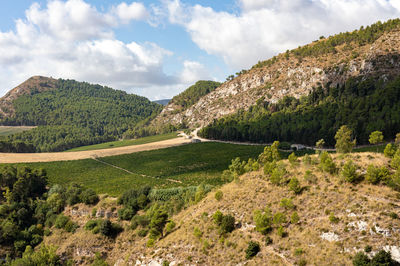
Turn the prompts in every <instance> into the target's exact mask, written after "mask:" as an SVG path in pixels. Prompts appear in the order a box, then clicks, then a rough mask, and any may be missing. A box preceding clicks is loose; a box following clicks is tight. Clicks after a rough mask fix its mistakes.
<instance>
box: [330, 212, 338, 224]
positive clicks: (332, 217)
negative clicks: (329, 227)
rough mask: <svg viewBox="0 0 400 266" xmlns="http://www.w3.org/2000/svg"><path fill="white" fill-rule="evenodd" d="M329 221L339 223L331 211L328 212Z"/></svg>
mask: <svg viewBox="0 0 400 266" xmlns="http://www.w3.org/2000/svg"><path fill="white" fill-rule="evenodd" d="M329 221H330V222H331V223H334V224H337V223H339V221H340V219H339V218H338V217H336V216H335V215H334V214H333V212H331V214H329Z"/></svg>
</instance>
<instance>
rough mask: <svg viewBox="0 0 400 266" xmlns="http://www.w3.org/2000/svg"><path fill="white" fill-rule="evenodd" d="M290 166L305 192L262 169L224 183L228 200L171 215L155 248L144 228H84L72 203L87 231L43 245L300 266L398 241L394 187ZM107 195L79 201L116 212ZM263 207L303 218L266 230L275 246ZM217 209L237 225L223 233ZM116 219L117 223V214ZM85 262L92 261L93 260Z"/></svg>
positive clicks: (133, 256)
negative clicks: (110, 233) (259, 226)
mask: <svg viewBox="0 0 400 266" xmlns="http://www.w3.org/2000/svg"><path fill="white" fill-rule="evenodd" d="M333 157H334V158H335V162H336V164H337V165H341V164H343V163H344V162H345V161H346V160H347V159H349V158H351V159H353V160H354V162H355V163H356V164H357V165H358V166H359V167H360V168H361V169H362V170H364V169H366V167H367V165H368V164H370V163H372V164H374V165H387V164H388V159H387V158H385V157H384V156H383V155H382V154H374V153H354V154H350V155H345V156H343V155H333ZM285 164H286V169H287V170H288V171H289V173H288V175H287V176H288V177H293V176H296V177H297V178H298V179H299V180H300V183H301V186H303V187H304V190H303V193H302V194H300V195H295V194H294V193H293V192H290V191H289V190H288V187H287V186H275V185H272V184H271V183H270V182H269V181H268V180H267V178H265V176H264V174H263V172H262V170H260V171H256V172H251V173H248V174H245V175H243V176H241V177H240V181H239V182H232V183H229V184H226V185H224V186H222V187H221V188H220V190H221V191H222V192H223V198H222V200H220V201H217V200H216V199H215V197H214V192H211V193H209V195H208V196H207V197H206V198H205V199H203V200H202V201H200V202H199V203H198V204H196V205H195V206H192V207H189V208H188V209H186V210H183V211H182V212H181V213H179V214H177V215H175V216H174V217H172V219H173V220H174V221H175V222H176V224H177V225H178V226H177V228H176V229H175V230H174V231H173V232H172V233H171V234H169V235H167V236H165V237H164V238H163V239H161V240H159V241H157V242H156V244H155V246H154V247H146V242H147V240H148V237H145V238H142V237H139V236H138V234H137V233H138V231H139V230H140V229H141V228H140V227H139V228H138V229H136V231H132V230H129V229H126V230H125V231H124V232H123V233H122V234H121V235H119V236H118V238H117V239H116V240H115V241H113V240H108V239H106V238H104V237H102V236H100V235H93V234H92V233H90V232H88V231H85V230H84V229H83V225H84V224H85V222H86V221H87V220H89V219H90V218H89V217H88V216H76V215H73V214H71V209H72V208H68V209H67V211H66V214H67V215H69V216H71V217H72V219H73V220H74V221H75V222H77V223H78V224H80V225H81V228H79V229H78V231H77V233H75V234H70V233H65V232H61V231H60V232H58V231H56V232H55V233H54V234H53V235H51V236H50V237H46V238H45V242H46V243H47V244H52V245H56V246H59V247H60V249H59V252H60V253H62V252H71V250H76V249H80V250H82V249H84V250H85V251H86V252H88V254H94V253H95V252H104V254H107V262H108V263H110V264H111V265H113V264H114V263H116V262H117V261H119V262H120V263H121V262H122V263H125V264H129V263H135V262H137V261H138V260H139V261H140V262H141V263H143V264H146V265H147V264H150V262H151V261H153V262H154V261H159V262H162V261H169V262H172V261H175V262H176V263H177V264H179V263H181V264H182V265H188V264H199V265H203V264H204V265H237V264H241V265H243V264H246V265H293V264H297V265H299V263H300V262H301V261H303V262H304V261H306V262H307V265H328V264H329V265H351V259H352V256H354V254H355V253H356V250H362V249H364V247H365V246H367V245H370V246H371V247H372V250H373V251H374V252H376V251H378V250H380V249H381V248H382V247H383V246H385V245H395V246H398V239H399V234H400V231H398V227H399V222H398V221H399V220H398V219H392V218H390V217H389V216H388V213H390V212H396V213H398V204H399V201H398V198H397V193H396V192H394V191H393V190H391V189H390V188H388V187H386V186H380V185H370V184H367V183H366V182H362V183H360V184H357V185H350V184H348V183H342V182H341V181H340V176H338V175H330V174H327V173H323V172H321V171H320V170H319V169H318V167H317V166H316V165H305V164H304V163H301V162H299V163H298V165H296V166H290V165H289V163H288V162H287V161H285ZM307 170H309V171H311V172H312V173H313V174H314V175H315V178H316V179H315V182H311V183H310V182H307V181H306V180H305V179H304V174H305V171H307ZM282 198H291V199H292V201H293V203H294V205H295V206H296V208H295V210H286V209H285V208H283V207H282V206H280V201H281V199H282ZM108 199H109V198H106V199H103V200H102V201H101V202H100V203H99V204H98V205H97V206H85V205H82V204H81V205H79V206H77V208H79V210H86V212H87V213H91V210H92V208H94V207H96V208H103V209H111V207H112V206H116V205H115V202H114V203H113V204H110V203H109V202H108V201H107V202H105V201H106V200H108ZM265 206H269V207H270V209H271V211H272V212H273V213H276V212H282V213H285V215H286V216H287V217H289V216H290V215H291V214H292V213H293V212H294V211H296V212H297V213H298V214H299V216H300V222H299V223H297V224H290V223H285V225H284V230H285V232H287V233H288V235H287V237H284V238H282V237H279V236H278V234H277V229H276V226H274V229H273V230H272V232H270V233H269V234H268V235H269V236H270V237H271V238H272V240H273V242H272V244H270V245H266V244H265V237H264V236H262V235H261V234H260V233H259V232H256V231H255V230H254V229H253V228H254V227H253V226H254V221H253V218H252V216H253V211H254V210H255V209H263V208H264V207H265ZM216 210H221V211H222V212H223V213H224V214H231V215H233V216H234V217H235V219H236V223H237V226H238V228H236V229H235V230H234V231H233V232H232V233H230V234H226V235H225V236H224V237H221V236H220V235H219V233H218V229H217V227H216V226H215V223H214V222H213V218H212V214H213V213H214V212H215V211H216ZM331 212H332V213H333V214H334V215H335V216H336V217H338V218H339V220H338V222H337V223H332V222H330V220H329V213H331ZM112 219H113V221H114V222H118V221H117V218H112ZM360 221H363V222H365V223H366V230H365V231H366V232H365V233H363V232H362V230H360V229H359V228H358V226H357V225H351V223H353V222H354V223H355V224H356V223H357V222H360ZM119 223H121V222H119ZM125 225H128V223H125ZM375 225H377V226H379V227H380V228H385V229H387V230H389V231H390V233H391V236H390V237H385V236H384V235H383V234H382V233H379V232H373V233H370V229H371V230H372V231H374V229H373V228H375ZM126 228H127V227H126ZM194 228H198V230H199V231H200V232H201V233H202V236H201V237H196V236H195V234H194ZM324 232H335V233H336V234H337V235H338V237H339V239H340V240H339V241H332V242H329V241H327V240H324V239H321V237H320V236H321V235H322V234H323V233H324ZM251 240H252V241H257V242H259V243H260V245H261V252H260V254H259V255H257V256H256V257H255V258H253V259H252V260H249V261H246V260H245V249H246V248H247V245H248V242H249V241H251ZM205 243H207V244H205ZM73 254H74V255H73V256H74V257H75V259H77V260H79V259H82V258H83V257H79V256H78V255H76V252H74V253H73ZM83 259H84V260H89V261H90V259H88V257H86V258H83Z"/></svg>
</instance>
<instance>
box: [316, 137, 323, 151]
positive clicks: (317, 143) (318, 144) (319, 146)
mask: <svg viewBox="0 0 400 266" xmlns="http://www.w3.org/2000/svg"><path fill="white" fill-rule="evenodd" d="M324 145H325V140H324V139H320V140H318V141H317V142H316V143H315V146H316V147H317V149H323V148H324Z"/></svg>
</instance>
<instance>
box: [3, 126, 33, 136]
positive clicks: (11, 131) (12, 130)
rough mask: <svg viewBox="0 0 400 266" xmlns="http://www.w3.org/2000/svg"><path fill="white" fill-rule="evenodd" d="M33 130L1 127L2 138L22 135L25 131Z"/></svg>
mask: <svg viewBox="0 0 400 266" xmlns="http://www.w3.org/2000/svg"><path fill="white" fill-rule="evenodd" d="M30 129H32V127H18V126H15V127H8V126H1V127H0V136H8V135H12V134H15V133H20V132H23V131H27V130H30Z"/></svg>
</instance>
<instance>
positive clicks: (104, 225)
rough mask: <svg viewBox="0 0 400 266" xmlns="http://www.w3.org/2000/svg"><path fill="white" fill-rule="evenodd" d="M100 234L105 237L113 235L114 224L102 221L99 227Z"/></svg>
mask: <svg viewBox="0 0 400 266" xmlns="http://www.w3.org/2000/svg"><path fill="white" fill-rule="evenodd" d="M99 229H100V233H101V234H102V235H105V236H111V235H112V224H111V221H110V220H108V219H107V220H102V221H101V222H100V225H99Z"/></svg>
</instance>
